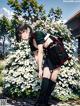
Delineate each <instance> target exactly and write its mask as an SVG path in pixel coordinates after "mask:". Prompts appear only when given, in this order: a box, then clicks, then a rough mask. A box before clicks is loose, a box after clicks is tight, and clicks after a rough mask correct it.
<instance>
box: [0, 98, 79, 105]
mask: <svg viewBox="0 0 80 106" xmlns="http://www.w3.org/2000/svg"><path fill="white" fill-rule="evenodd" d="M35 101H36V99H28V98H24V99H16V100H15V99H11V98H8V97H4V98H2V97H1V98H0V106H34V103H35ZM49 103H50V104H51V106H80V100H78V101H69V102H62V101H55V100H50V101H49Z"/></svg>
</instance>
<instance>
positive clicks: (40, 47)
mask: <svg viewBox="0 0 80 106" xmlns="http://www.w3.org/2000/svg"><path fill="white" fill-rule="evenodd" d="M42 63H43V44H39V45H38V68H39V78H41V77H42Z"/></svg>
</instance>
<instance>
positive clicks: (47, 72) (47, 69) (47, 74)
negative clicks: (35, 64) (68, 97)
mask: <svg viewBox="0 0 80 106" xmlns="http://www.w3.org/2000/svg"><path fill="white" fill-rule="evenodd" d="M50 75H51V73H50V70H49V68H48V67H45V68H44V70H43V77H46V78H49V79H50Z"/></svg>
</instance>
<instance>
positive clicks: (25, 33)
mask: <svg viewBox="0 0 80 106" xmlns="http://www.w3.org/2000/svg"><path fill="white" fill-rule="evenodd" d="M20 36H21V39H22V40H28V39H29V37H30V29H29V28H27V30H24V31H22V32H21V34H20Z"/></svg>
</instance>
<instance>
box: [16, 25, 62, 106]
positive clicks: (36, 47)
mask: <svg viewBox="0 0 80 106" xmlns="http://www.w3.org/2000/svg"><path fill="white" fill-rule="evenodd" d="M16 39H17V41H18V42H19V41H21V40H27V39H29V41H30V42H29V43H30V47H31V50H32V52H33V54H34V56H35V59H36V62H37V64H38V69H39V72H38V75H39V78H41V79H42V83H41V89H40V94H39V97H38V99H37V102H36V103H35V105H34V106H49V104H48V100H49V97H50V95H51V93H52V91H53V90H54V88H55V86H56V80H57V76H58V74H59V72H60V67H61V65H62V64H63V63H62V64H61V63H60V61H59V59H58V56H57V54H56V51H55V50H54V48H53V47H54V41H53V38H52V37H51V36H50V35H49V34H45V33H43V32H42V31H36V32H35V33H34V34H33V33H32V29H31V27H30V26H29V25H27V24H23V25H20V26H19V27H18V28H17V33H16ZM43 54H45V57H44V62H43ZM51 54H52V55H51Z"/></svg>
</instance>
